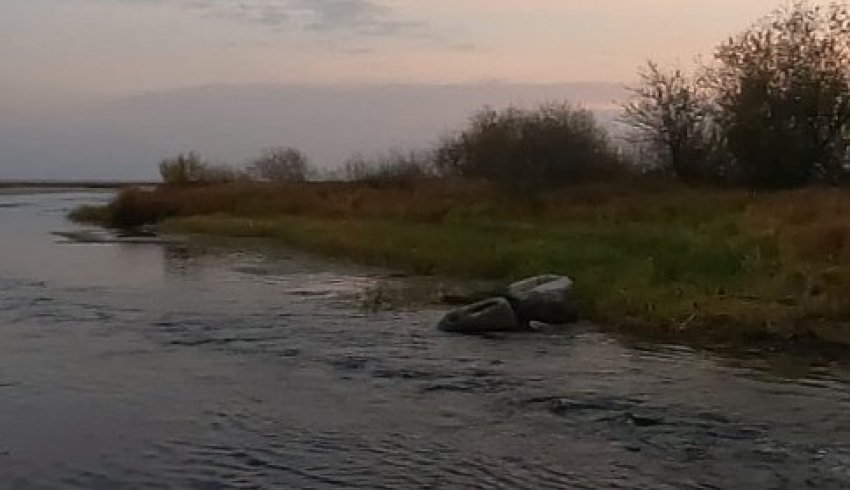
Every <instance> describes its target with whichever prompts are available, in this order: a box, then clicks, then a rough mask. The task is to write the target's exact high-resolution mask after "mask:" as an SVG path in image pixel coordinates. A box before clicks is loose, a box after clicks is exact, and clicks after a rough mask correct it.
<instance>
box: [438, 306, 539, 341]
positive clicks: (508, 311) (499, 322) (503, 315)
mask: <svg viewBox="0 0 850 490" xmlns="http://www.w3.org/2000/svg"><path fill="white" fill-rule="evenodd" d="M438 327H439V329H440V330H443V331H445V332H457V333H485V332H515V331H518V330H522V327H521V325H520V323H519V322H518V321H517V317H516V313H515V312H514V309H513V307H512V306H511V303H510V302H509V301H508V300H506V299H505V298H491V299H488V300H485V301H481V302H478V303H474V304H471V305H469V306H465V307H463V308H459V309H457V310H454V311H452V312H451V313H449V314H448V315H446V316H445V318H443V320H442V321H441V322H440V324H439V326H438Z"/></svg>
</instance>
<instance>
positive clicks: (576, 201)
mask: <svg viewBox="0 0 850 490" xmlns="http://www.w3.org/2000/svg"><path fill="white" fill-rule="evenodd" d="M77 218H83V219H85V218H88V219H89V220H96V221H98V222H101V223H109V224H112V225H118V224H121V221H122V220H123V221H124V222H125V224H132V225H139V224H146V223H156V224H158V226H160V227H161V228H162V229H164V230H167V231H171V232H180V233H197V234H206V235H219V236H228V237H259V238H267V239H271V240H274V241H276V242H279V243H282V244H285V245H287V246H293V247H297V248H302V249H305V250H310V251H315V252H319V253H322V254H326V255H330V256H335V257H345V258H349V259H351V260H354V261H358V262H363V263H368V264H375V265H381V266H389V267H394V268H398V269H402V270H406V271H409V272H412V273H417V274H436V275H445V276H454V277H465V278H478V279H493V280H498V281H504V282H507V281H509V280H511V279H516V278H519V277H523V276H528V275H533V274H538V273H559V274H566V275H569V276H571V277H573V278H574V279H575V280H576V283H577V287H578V293H579V294H580V296H581V300H582V311H583V316H584V317H585V318H587V319H589V320H592V321H595V322H598V323H601V324H604V325H608V326H611V327H615V328H623V329H627V330H640V331H644V332H649V333H656V334H661V335H672V336H676V337H700V338H706V339H711V340H718V341H725V340H729V341H745V342H748V341H781V342H786V341H788V342H790V341H799V342H808V341H811V340H816V341H826V342H832V343H841V344H847V345H850V327H847V326H845V325H846V324H847V321H848V320H850V297H848V296H847V294H846V291H847V289H848V286H850V273H848V272H847V271H845V270H844V269H845V268H844V267H843V266H844V264H845V263H847V261H848V260H850V226H848V223H850V220H849V219H848V218H850V193H847V192H844V191H841V190H833V189H808V190H802V191H794V192H782V193H770V194H753V193H748V192H743V191H735V190H724V191H717V190H692V189H684V188H679V187H656V188H646V189H643V188H641V189H634V188H633V189H628V190H627V189H617V188H612V187H608V188H604V187H596V188H591V187H586V188H582V189H573V190H571V191H565V192H563V193H559V194H553V195H548V196H543V197H541V196H538V197H537V198H535V199H533V200H529V199H520V198H506V197H505V196H502V195H500V194H499V193H497V192H495V191H493V190H492V189H489V188H487V187H484V186H463V185H460V184H442V183H440V184H438V183H423V184H421V185H414V186H407V187H406V188H398V187H392V186H390V187H369V186H362V185H354V184H316V185H301V186H284V187H281V186H270V185H260V184H253V185H244V184H243V185H229V186H218V187H207V188H187V189H173V188H172V189H168V188H162V189H159V190H157V191H154V192H142V191H135V192H130V193H124V194H122V195H121V196H119V197H118V198H117V199H116V200H115V201H114V202H113V204H112V205H111V206H110V207H109V208H108V209H97V208H89V209H87V210H85V211H84V212H81V213H77Z"/></svg>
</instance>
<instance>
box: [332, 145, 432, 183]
mask: <svg viewBox="0 0 850 490" xmlns="http://www.w3.org/2000/svg"><path fill="white" fill-rule="evenodd" d="M342 172H343V177H344V179H345V180H347V181H349V182H363V183H367V184H372V185H378V184H412V183H415V182H418V181H421V180H426V179H429V178H432V177H434V175H435V173H434V170H433V165H432V163H431V158H430V155H428V154H426V153H418V152H415V151H410V152H400V151H393V152H390V153H389V154H387V155H385V156H381V157H377V158H375V159H371V160H370V159H367V158H365V157H363V156H361V155H356V156H354V157H351V158H349V159H348V160H347V161H346V162H345V163H344V164H343V168H342Z"/></svg>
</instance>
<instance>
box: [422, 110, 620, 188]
mask: <svg viewBox="0 0 850 490" xmlns="http://www.w3.org/2000/svg"><path fill="white" fill-rule="evenodd" d="M435 164H436V166H437V169H438V170H439V171H440V173H441V174H443V175H449V176H460V177H464V178H468V179H484V180H487V181H490V182H493V183H496V184H498V185H500V186H502V187H503V188H508V189H514V190H519V191H538V190H546V189H552V188H557V187H562V186H565V185H570V184H576V183H580V182H586V181H594V180H606V179H610V178H612V176H614V175H616V174H618V173H623V172H624V170H625V166H624V165H622V163H621V162H620V161H619V159H618V158H617V157H616V155H615V152H614V151H613V150H612V148H611V147H610V144H609V141H608V136H607V134H606V132H605V131H604V130H603V129H602V128H601V127H600V126H599V124H598V123H597V122H596V119H595V118H594V116H593V114H592V113H591V112H589V111H586V110H582V109H575V108H573V107H572V106H570V105H568V104H548V105H544V106H541V107H540V108H538V109H536V110H523V109H518V108H515V107H510V108H507V109H505V110H502V111H496V110H493V109H489V108H488V109H485V110H482V111H481V112H479V113H477V114H475V115H474V116H473V117H472V120H471V123H470V125H469V127H467V128H466V129H465V130H463V131H461V132H460V133H458V134H456V135H453V136H450V137H448V138H445V139H444V141H443V142H442V143H441V144H440V146H439V147H438V148H437V151H436V154H435Z"/></svg>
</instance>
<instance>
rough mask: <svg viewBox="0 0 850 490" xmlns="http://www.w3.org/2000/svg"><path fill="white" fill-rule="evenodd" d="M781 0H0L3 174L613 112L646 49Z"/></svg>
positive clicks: (321, 158)
mask: <svg viewBox="0 0 850 490" xmlns="http://www.w3.org/2000/svg"><path fill="white" fill-rule="evenodd" d="M787 3H788V2H787V1H786V0H0V179H10V178H14V179H18V178H23V179H27V178H35V179H53V178H61V179H76V178H84V179H88V178H102V179H122V178H150V177H154V176H155V168H156V162H158V161H159V159H161V158H163V157H166V156H170V155H173V154H174V153H175V152H177V151H188V150H197V151H200V152H201V153H203V154H204V155H206V156H208V158H209V159H211V160H215V161H226V162H242V161H245V159H247V158H250V156H251V155H252V154H254V153H255V152H258V151H260V150H261V149H262V148H264V147H269V146H276V145H281V144H285V145H294V146H297V147H299V148H301V149H302V150H305V151H306V152H307V153H308V155H309V156H311V157H313V159H314V161H316V162H319V165H321V166H324V167H333V166H335V165H339V164H340V163H341V162H342V161H343V160H344V159H345V158H346V156H349V155H352V154H356V153H363V154H367V155H369V154H378V153H381V152H385V151H386V150H388V149H389V148H402V149H406V148H411V147H417V146H422V145H428V144H430V143H432V142H433V141H434V140H435V139H437V138H439V137H440V135H444V134H446V132H449V131H452V130H456V129H457V128H458V127H459V126H460V125H462V124H464V122H465V120H466V118H467V117H468V115H469V114H470V113H471V112H473V111H474V110H476V109H479V108H480V107H481V106H482V105H484V104H488V105H493V106H496V107H498V106H503V105H507V104H516V103H519V104H525V105H530V104H533V103H536V102H543V101H546V100H563V99H570V100H573V101H574V102H578V103H580V104H581V105H583V106H585V107H588V108H590V109H593V110H597V111H599V112H605V114H604V117H606V118H607V120H609V121H611V120H614V116H613V115H612V111H613V110H615V109H616V108H617V107H619V103H620V101H621V100H622V97H623V93H624V92H623V85H622V84H623V83H629V82H631V81H632V80H634V79H635V78H636V77H635V74H636V73H637V70H638V68H639V67H640V66H641V65H643V64H644V63H645V61H646V60H648V59H653V60H655V61H658V62H660V63H662V64H663V65H668V64H680V65H683V66H685V67H686V66H688V65H690V64H691V63H692V62H693V61H694V59H695V58H697V57H698V56H703V57H705V56H707V55H709V54H710V52H711V48H712V46H715V45H717V44H718V43H720V42H722V41H723V40H724V39H725V38H726V37H727V36H728V35H730V34H733V33H735V32H738V31H740V30H742V29H744V28H746V27H747V26H748V25H750V24H751V23H752V22H754V21H755V20H757V19H758V18H760V17H762V16H764V15H766V14H768V13H770V12H771V11H773V10H775V9H777V8H779V7H781V6H784V5H786V4H787ZM577 82H590V83H584V84H579V83H577ZM610 82H614V83H610ZM606 111H607V112H606Z"/></svg>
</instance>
